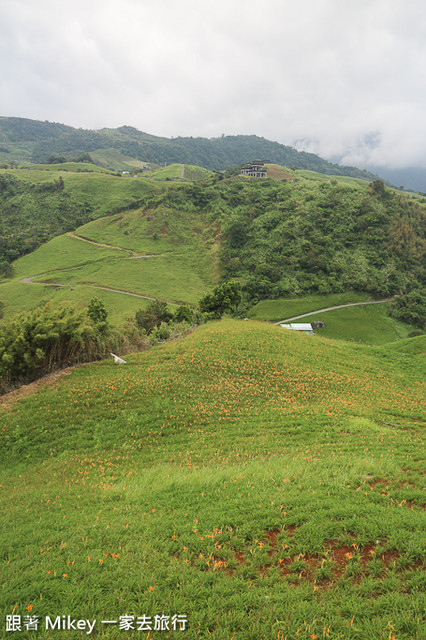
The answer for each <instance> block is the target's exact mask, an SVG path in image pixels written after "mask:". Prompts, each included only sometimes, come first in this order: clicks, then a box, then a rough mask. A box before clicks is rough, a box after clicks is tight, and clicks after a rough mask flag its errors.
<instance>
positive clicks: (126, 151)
mask: <svg viewBox="0 0 426 640" xmlns="http://www.w3.org/2000/svg"><path fill="white" fill-rule="evenodd" d="M0 138H1V145H0V162H10V161H11V160H17V161H18V162H46V160H47V159H48V158H49V157H50V156H52V155H61V156H62V155H64V156H66V157H70V156H74V157H75V156H79V155H81V154H86V153H89V154H91V153H93V152H95V155H94V156H93V159H95V158H96V154H98V153H99V151H100V150H106V149H107V150H111V149H114V150H116V151H118V152H119V153H120V154H123V155H125V156H130V157H131V158H134V159H135V160H139V161H142V162H148V163H154V164H158V165H164V163H166V164H173V163H182V162H183V163H185V164H190V165H197V166H200V167H204V168H206V169H211V170H216V171H221V170H224V169H226V168H227V167H229V166H237V165H240V164H243V163H245V162H249V161H251V160H254V159H255V158H261V159H263V160H264V161H268V162H271V163H275V164H280V165H285V166H288V167H292V168H297V169H309V170H312V171H319V172H322V173H326V174H333V175H346V176H353V177H357V178H364V179H367V180H368V179H370V180H371V179H374V177H375V176H374V175H373V174H371V173H368V172H367V171H362V170H360V169H357V168H356V167H342V166H340V165H338V164H333V163H330V162H327V161H326V160H323V159H322V158H320V157H319V156H316V155H314V154H312V153H305V152H300V151H296V149H293V148H292V147H289V146H286V145H282V144H279V143H278V142H272V141H270V140H266V139H265V138H260V137H258V136H244V135H240V136H222V137H220V138H212V139H207V138H193V137H187V138H183V137H178V138H171V139H169V138H161V137H157V136H152V135H150V134H147V133H144V132H142V131H138V130H137V129H135V128H134V127H129V126H124V127H119V128H118V129H101V130H99V131H90V130H83V129H73V128H72V127H67V126H65V125H57V124H53V123H48V122H39V121H36V120H27V119H25V118H5V117H3V118H0ZM100 163H101V164H102V166H108V167H111V164H108V162H107V164H105V159H104V158H103V157H101V158H100ZM120 169H121V167H120Z"/></svg>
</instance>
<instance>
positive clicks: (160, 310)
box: [135, 300, 173, 335]
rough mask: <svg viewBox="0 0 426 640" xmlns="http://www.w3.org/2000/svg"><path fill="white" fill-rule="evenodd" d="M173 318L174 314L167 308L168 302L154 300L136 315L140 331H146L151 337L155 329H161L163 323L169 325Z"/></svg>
mask: <svg viewBox="0 0 426 640" xmlns="http://www.w3.org/2000/svg"><path fill="white" fill-rule="evenodd" d="M172 318H173V314H172V313H170V311H169V310H168V308H167V302H163V301H162V300H154V301H153V302H150V303H149V305H148V306H147V308H146V309H139V310H138V311H136V314H135V322H136V324H137V326H138V327H139V328H140V329H144V330H145V331H146V334H147V335H149V334H150V333H151V332H152V331H153V329H154V328H155V327H159V326H160V325H161V323H162V322H164V323H168V322H170V320H171V319H172Z"/></svg>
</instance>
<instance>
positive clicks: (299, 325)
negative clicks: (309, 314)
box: [280, 322, 314, 336]
mask: <svg viewBox="0 0 426 640" xmlns="http://www.w3.org/2000/svg"><path fill="white" fill-rule="evenodd" d="M280 327H282V328H283V329H291V330H292V331H302V332H303V333H308V334H309V335H311V336H313V335H314V330H313V329H312V325H311V324H307V323H306V322H292V323H291V324H280Z"/></svg>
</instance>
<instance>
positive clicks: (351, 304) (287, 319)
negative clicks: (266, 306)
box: [274, 298, 392, 324]
mask: <svg viewBox="0 0 426 640" xmlns="http://www.w3.org/2000/svg"><path fill="white" fill-rule="evenodd" d="M391 300H392V298H385V299H384V300H372V301H371V302H350V303H349V304H339V305H337V306H336V307H327V308H326V309H317V311H309V312H308V313H302V314H301V315H300V316H293V317H292V318H286V319H285V320H279V322H274V324H282V323H283V322H290V321H291V320H299V318H306V317H307V316H314V315H316V314H317V313H324V312H325V311H334V310H335V309H344V308H345V307H364V306H365V305H366V304H381V303H382V302H390V301H391Z"/></svg>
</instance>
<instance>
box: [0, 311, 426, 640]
mask: <svg viewBox="0 0 426 640" xmlns="http://www.w3.org/2000/svg"><path fill="white" fill-rule="evenodd" d="M127 360H128V363H129V364H128V365H126V366H119V367H117V366H114V364H113V363H112V360H109V361H105V362H101V363H98V364H95V365H90V366H85V367H80V368H77V369H74V370H73V371H71V372H68V374H67V375H64V376H62V377H61V378H60V379H59V380H57V381H56V382H54V383H53V384H52V385H51V386H50V385H48V384H47V385H45V386H44V387H43V386H42V387H40V388H38V390H36V392H34V393H32V394H30V395H27V396H24V395H21V396H19V394H18V395H16V393H15V394H14V395H12V396H10V397H7V396H6V397H4V398H3V400H2V403H3V404H2V408H1V409H0V415H1V421H2V430H1V432H0V441H1V442H0V443H1V446H0V456H1V458H2V471H1V483H2V486H1V491H2V505H3V510H2V519H3V524H4V526H3V528H2V534H1V548H2V549H3V557H2V560H1V563H2V573H3V584H4V585H5V587H4V588H3V589H2V592H1V594H0V610H1V615H2V619H3V620H6V616H7V615H12V614H13V615H15V616H21V617H22V621H23V620H24V616H25V615H27V614H28V612H31V615H34V616H38V617H39V618H40V620H42V621H43V625H41V628H40V629H39V631H38V632H37V637H38V638H49V637H51V636H50V635H49V633H50V632H49V631H46V630H45V629H44V620H45V617H46V616H51V617H54V616H56V615H70V616H71V618H72V619H77V618H78V619H87V620H91V621H93V620H96V623H95V625H96V626H95V631H96V634H97V635H99V636H104V637H108V638H118V637H122V634H123V631H120V630H119V624H124V622H123V621H124V618H123V616H128V617H127V618H126V620H127V623H128V625H130V626H129V631H128V633H130V632H131V629H132V627H133V628H134V629H135V633H136V632H137V631H136V630H137V629H138V628H139V629H142V625H143V624H144V625H145V627H144V628H145V634H144V635H146V634H147V633H148V629H149V626H148V627H147V625H149V624H151V626H152V628H153V627H154V624H155V616H159V618H158V619H157V620H159V619H160V618H161V616H163V620H165V621H166V622H167V621H168V624H169V625H170V628H172V620H174V621H175V624H177V620H180V621H181V622H180V624H181V625H182V624H185V625H186V632H185V634H186V637H188V638H191V639H192V638H194V639H195V638H216V639H217V640H219V639H221V640H225V639H227V640H229V638H234V640H254V639H255V638H256V639H257V638H272V637H279V638H281V637H282V638H285V637H287V638H298V639H299V638H302V639H303V640H309V638H314V637H318V638H323V637H324V638H341V639H351V640H354V639H355V638H356V639H358V638H362V639H366V640H376V639H377V638H379V640H389V638H398V640H413V639H419V640H420V638H421V637H422V629H423V628H424V622H425V621H424V618H423V613H422V611H423V609H422V585H423V586H424V556H423V550H422V544H423V541H424V536H423V532H424V525H425V512H424V505H425V498H424V492H423V489H424V486H423V480H424V478H423V473H422V471H423V469H424V458H423V452H424V442H423V439H424V433H423V431H422V428H423V425H424V418H425V416H424V393H423V392H424V386H423V380H424V378H423V374H424V368H423V366H422V360H421V359H420V358H419V356H414V355H406V354H404V353H392V352H391V351H383V349H382V348H374V347H362V346H355V345H350V344H345V343H343V342H334V341H332V340H326V339H312V338H311V337H309V336H304V335H298V334H295V333H292V332H285V331H283V330H282V329H280V328H278V327H274V326H272V325H266V324H265V323H260V322H250V321H249V322H243V321H229V320H228V321H222V322H218V323H212V324H209V325H205V326H203V327H201V328H200V329H198V330H197V331H196V332H195V333H192V334H191V335H190V336H188V337H187V338H185V339H183V340H181V341H180V342H177V343H174V344H167V345H164V346H161V347H156V348H154V349H152V350H150V351H147V352H144V353H140V354H134V355H132V356H129V357H128V358H127ZM18 524H19V526H18ZM175 615H179V616H180V617H179V618H173V616H175ZM142 616H146V617H145V618H143V617H142ZM164 616H165V618H164ZM102 620H108V621H111V622H110V624H108V625H107V624H104V623H102ZM112 621H115V622H112ZM158 624H159V622H158ZM83 633H85V631H84V632H81V634H83ZM179 633H180V632H179ZM151 635H152V634H151ZM156 635H158V634H156V633H154V637H156ZM164 635H165V634H164ZM171 635H174V634H171ZM176 635H178V632H176ZM182 635H183V633H182ZM76 637H80V636H78V634H77V635H76ZM81 637H83V635H81Z"/></svg>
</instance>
